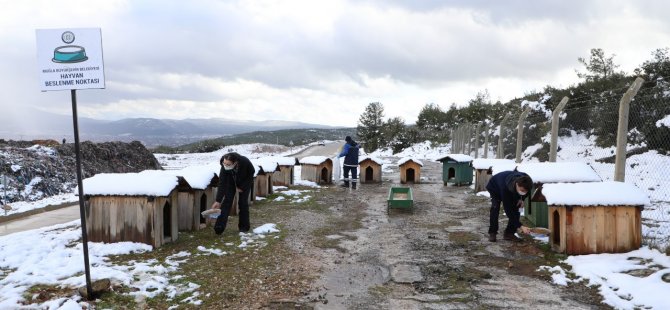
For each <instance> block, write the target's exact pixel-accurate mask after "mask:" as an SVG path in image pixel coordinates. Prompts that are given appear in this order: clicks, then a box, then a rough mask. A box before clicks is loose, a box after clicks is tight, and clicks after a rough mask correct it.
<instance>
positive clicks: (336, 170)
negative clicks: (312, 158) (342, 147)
mask: <svg viewBox="0 0 670 310" xmlns="http://www.w3.org/2000/svg"><path fill="white" fill-rule="evenodd" d="M341 175H342V165H341V164H340V158H339V157H337V156H335V157H334V158H333V181H334V182H335V183H339V182H340V176H341Z"/></svg>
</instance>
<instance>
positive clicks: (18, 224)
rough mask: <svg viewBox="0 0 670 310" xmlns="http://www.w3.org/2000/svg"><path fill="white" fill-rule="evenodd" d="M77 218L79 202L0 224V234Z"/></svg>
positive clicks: (61, 222) (3, 234)
mask: <svg viewBox="0 0 670 310" xmlns="http://www.w3.org/2000/svg"><path fill="white" fill-rule="evenodd" d="M78 219H79V204H78V203H77V204H75V205H72V206H69V207H65V208H62V209H58V210H54V211H48V212H44V213H38V214H35V215H31V216H28V217H25V218H22V219H17V220H13V221H9V222H5V223H2V224H0V236H5V235H9V234H13V233H15V232H20V231H26V230H31V229H37V228H41V227H46V226H51V225H56V224H63V223H67V222H70V221H73V220H78Z"/></svg>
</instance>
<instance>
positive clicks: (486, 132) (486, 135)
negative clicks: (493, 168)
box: [484, 122, 489, 158]
mask: <svg viewBox="0 0 670 310" xmlns="http://www.w3.org/2000/svg"><path fill="white" fill-rule="evenodd" d="M484 158H489V124H488V123H486V122H484Z"/></svg>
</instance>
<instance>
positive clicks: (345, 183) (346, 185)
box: [340, 181, 349, 188]
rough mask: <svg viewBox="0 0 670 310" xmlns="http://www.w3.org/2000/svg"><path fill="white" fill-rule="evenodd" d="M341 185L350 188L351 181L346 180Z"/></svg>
mask: <svg viewBox="0 0 670 310" xmlns="http://www.w3.org/2000/svg"><path fill="white" fill-rule="evenodd" d="M340 186H342V187H346V188H349V181H344V184H342V185H340Z"/></svg>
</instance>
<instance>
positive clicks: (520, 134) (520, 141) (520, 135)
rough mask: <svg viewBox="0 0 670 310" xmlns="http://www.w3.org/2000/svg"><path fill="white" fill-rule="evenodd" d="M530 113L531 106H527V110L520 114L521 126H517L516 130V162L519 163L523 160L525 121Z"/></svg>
mask: <svg viewBox="0 0 670 310" xmlns="http://www.w3.org/2000/svg"><path fill="white" fill-rule="evenodd" d="M528 113H530V107H528V108H526V110H524V111H523V113H521V116H519V126H518V127H517V131H516V162H517V163H520V162H521V146H522V145H523V121H524V120H525V119H526V117H527V116H528Z"/></svg>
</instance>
